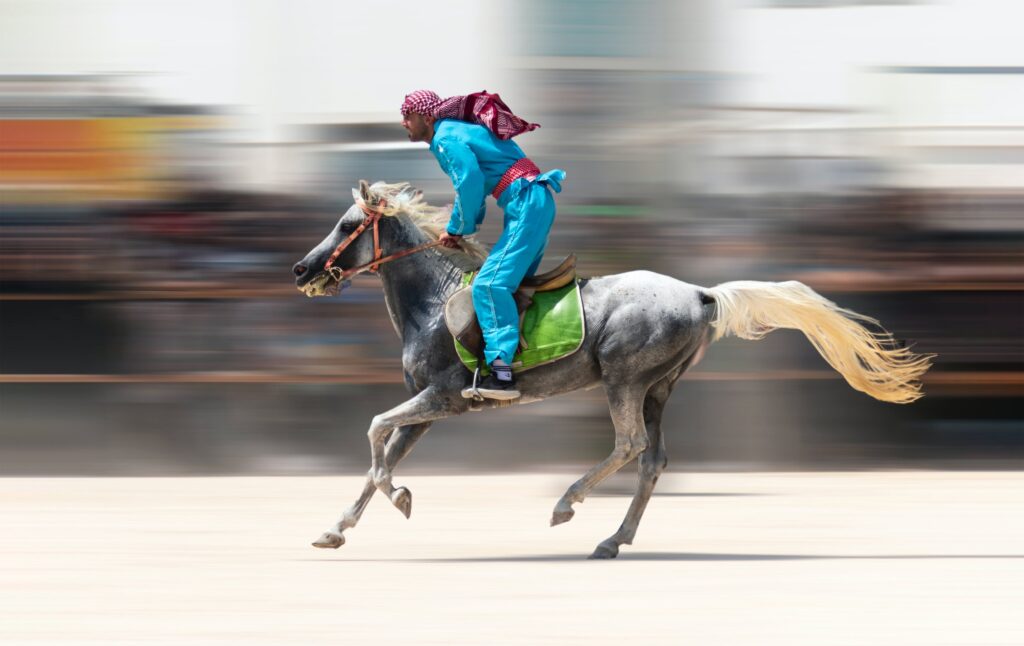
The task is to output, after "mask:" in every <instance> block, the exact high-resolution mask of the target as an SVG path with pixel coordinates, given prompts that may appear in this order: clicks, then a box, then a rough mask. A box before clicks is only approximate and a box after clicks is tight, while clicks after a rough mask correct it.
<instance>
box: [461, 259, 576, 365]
mask: <svg viewBox="0 0 1024 646" xmlns="http://www.w3.org/2000/svg"><path fill="white" fill-rule="evenodd" d="M472 277H473V274H472V273H469V274H466V275H465V276H463V278H462V283H463V285H468V284H469V282H470V281H471V280H472ZM520 333H521V334H522V336H523V338H524V339H526V344H527V345H528V346H529V348H528V349H526V350H524V349H523V348H522V347H520V348H519V351H518V352H516V356H515V358H514V359H513V360H512V367H513V368H516V370H517V371H523V370H529V369H530V368H536V367H537V366H543V365H545V364H548V363H551V362H553V361H556V360H558V359H561V358H563V357H566V356H568V355H570V354H572V353H573V352H576V350H579V348H580V346H581V345H583V338H584V336H586V322H585V321H584V317H583V298H582V296H581V295H580V286H579V282H578V281H575V280H574V281H573V282H572V283H570V284H568V285H566V286H565V287H562V288H560V289H556V290H552V291H550V292H536V293H535V294H534V295H533V304H532V305H530V307H529V309H527V310H526V315H525V316H524V317H523V327H522V330H520ZM453 340H454V338H453ZM454 341H455V350H456V352H458V354H459V359H461V360H462V363H463V364H464V365H465V366H466V367H467V368H469V369H470V370H476V367H477V358H476V357H474V356H473V353H471V352H470V351H469V350H467V349H466V348H464V347H463V346H462V344H461V343H459V342H458V341H457V340H454ZM489 372H490V370H489V369H488V367H487V366H486V365H484V366H481V367H480V373H481V374H484V375H486V374H487V373H489Z"/></svg>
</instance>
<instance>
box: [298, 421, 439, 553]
mask: <svg viewBox="0 0 1024 646" xmlns="http://www.w3.org/2000/svg"><path fill="white" fill-rule="evenodd" d="M429 429H430V422H426V423H423V424H413V425H410V426H403V427H401V428H399V429H398V430H397V431H396V432H395V433H393V434H392V435H391V439H389V440H388V444H387V448H385V449H384V460H385V462H387V465H388V468H389V469H394V468H395V466H397V465H398V463H399V462H401V461H402V458H404V457H405V456H407V455H409V452H410V451H412V446H413V444H415V443H416V440H418V439H420V438H421V437H423V435H424V434H425V433H426V432H427V430H429ZM376 491H377V485H375V484H374V482H373V477H372V476H371V475H367V476H366V484H364V485H363V493H362V494H360V495H359V499H358V500H356V501H355V502H354V503H352V506H351V507H349V508H348V509H346V510H345V511H344V513H342V516H341V520H339V521H338V522H337V523H336V524H335V525H334V527H332V528H331V529H329V530H327V531H326V532H324V533H323V535H322V536H320V538H318V539H317V540H316V541H315V542H314V543H313V546H314V547H331V548H338V547H341V546H342V545H344V544H345V536H344V535H343V532H344V531H345V530H346V529H348V528H350V527H355V526H356V523H358V522H359V519H360V517H362V515H363V512H364V511H365V510H366V506H367V505H368V504H369V503H370V499H371V498H373V494H374V493H375V492H376ZM406 491H407V492H408V490H406ZM410 505H411V498H410Z"/></svg>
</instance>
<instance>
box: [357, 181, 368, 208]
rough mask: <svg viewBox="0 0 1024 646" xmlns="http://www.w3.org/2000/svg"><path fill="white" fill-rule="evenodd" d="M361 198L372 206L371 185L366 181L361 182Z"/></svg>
mask: <svg viewBox="0 0 1024 646" xmlns="http://www.w3.org/2000/svg"><path fill="white" fill-rule="evenodd" d="M359 196H360V197H362V198H363V201H364V202H366V203H367V204H370V185H369V184H367V183H366V180H365V179H361V180H359Z"/></svg>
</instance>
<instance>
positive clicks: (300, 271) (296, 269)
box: [292, 263, 309, 276]
mask: <svg viewBox="0 0 1024 646" xmlns="http://www.w3.org/2000/svg"><path fill="white" fill-rule="evenodd" d="M308 270H309V268H308V267H306V266H305V265H301V264H299V263H296V264H295V266H294V267H292V271H293V272H295V275H296V276H301V275H302V274H304V273H306V271H308Z"/></svg>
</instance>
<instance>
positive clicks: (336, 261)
mask: <svg viewBox="0 0 1024 646" xmlns="http://www.w3.org/2000/svg"><path fill="white" fill-rule="evenodd" d="M406 190H409V189H406ZM403 194H404V191H403V192H399V193H396V195H395V196H394V197H399V196H401V195H403ZM388 197H389V195H388V194H387V192H386V191H383V190H380V187H378V186H377V185H376V184H375V185H374V186H370V185H369V184H368V183H367V182H366V181H365V180H360V181H359V188H358V190H357V189H352V198H353V200H354V202H355V203H354V204H352V206H350V207H349V209H348V210H347V211H345V213H344V214H343V215H342V216H341V218H339V219H338V222H337V224H335V225H334V228H333V229H332V230H331V232H330V233H329V234H328V235H327V237H326V238H324V239H323V240H322V241H321V242H320V244H318V245H317V246H315V247H313V249H311V250H310V251H309V253H307V254H306V255H305V257H304V258H303V259H302V260H300V261H299V262H297V263H295V264H294V265H293V266H292V273H294V274H295V286H296V287H297V288H298V289H299V290H300V291H302V292H303V293H305V294H306V295H307V296H323V295H328V294H330V295H333V294H337V293H338V291H340V289H343V288H344V287H345V286H346V285H347V284H348V280H346V278H347V276H344V274H347V273H348V271H349V270H352V269H353V268H359V267H363V266H365V265H368V264H370V263H372V262H373V260H375V258H374V253H375V244H374V235H375V232H374V230H373V229H374V227H373V226H372V225H373V221H372V220H373V219H376V218H378V217H380V216H382V215H393V214H394V213H395V212H396V210H397V209H398V208H400V205H399V204H398V203H395V204H389V200H388ZM392 201H394V200H392ZM378 214H379V215H378ZM379 233H380V232H377V235H378V236H379ZM378 239H379V238H378ZM378 248H379V247H378Z"/></svg>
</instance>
